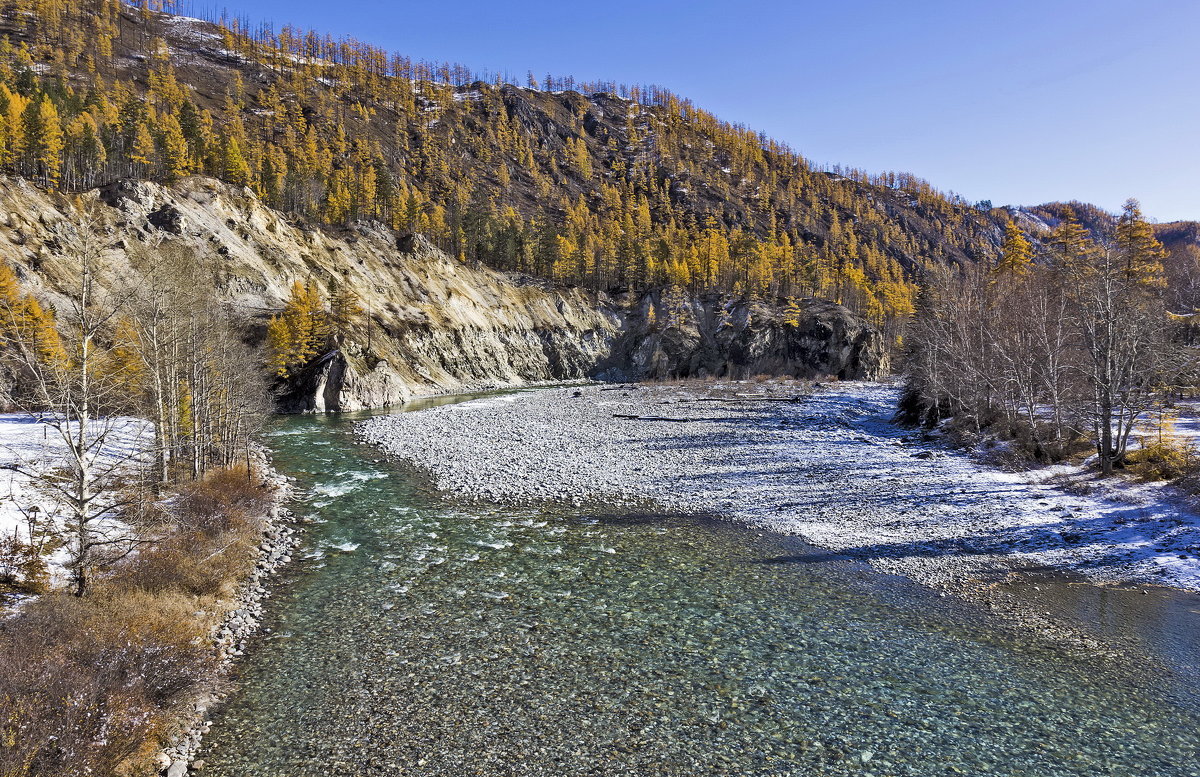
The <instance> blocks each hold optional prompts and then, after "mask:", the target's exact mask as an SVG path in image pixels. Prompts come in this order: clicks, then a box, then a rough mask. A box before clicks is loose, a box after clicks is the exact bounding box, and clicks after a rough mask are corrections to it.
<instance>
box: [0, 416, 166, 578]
mask: <svg viewBox="0 0 1200 777" xmlns="http://www.w3.org/2000/svg"><path fill="white" fill-rule="evenodd" d="M100 434H105V440H104V443H105V444H104V446H103V448H102V449H101V450H98V451H97V453H96V454H95V455H94V456H93V457H92V459H93V462H94V466H95V467H96V469H97V471H99V472H101V473H103V472H106V471H109V470H112V469H113V468H117V469H118V470H119V469H120V468H121V467H123V466H126V465H134V464H136V463H138V462H139V461H140V462H145V461H146V459H145V456H146V453H145V452H146V450H147V449H148V448H149V447H150V444H151V442H152V437H153V427H152V426H151V425H150V423H149V422H147V421H142V420H139V419H135V418H119V419H114V420H106V419H98V420H96V421H94V422H93V425H92V435H93V439H94V438H95V437H96V436H98V435H100ZM66 465H67V446H66V443H65V442H64V441H63V439H62V437H61V435H60V434H59V432H58V431H57V430H56V429H54V428H52V427H51V426H50V425H48V424H46V423H43V422H42V421H41V420H39V419H38V418H37V417H36V416H32V415H27V414H24V413H0V538H10V537H16V538H17V539H18V540H19V541H21V542H23V543H28V542H30V534H29V529H30V527H29V518H30V516H31V514H32V516H33V517H34V518H35V519H36V520H37V521H38V525H39V526H44V525H45V524H46V522H47V521H52V522H54V524H55V525H56V526H57V528H58V529H60V530H61V528H62V516H61V515H60V514H59V513H61V510H59V509H58V508H57V506H56V503H55V500H54V498H53V497H52V496H51V495H50V494H48V493H47V490H46V489H45V488H44V487H39V484H38V483H37V478H36V475H37V474H40V473H47V472H50V471H51V470H54V469H57V468H59V467H64V466H66ZM31 508H36V511H35V510H31ZM96 531H97V532H99V533H101V534H103V535H104V536H106V537H107V536H110V535H111V536H115V535H116V534H118V533H120V532H123V531H124V527H123V526H121V525H120V524H119V523H118V522H117V521H115V520H112V521H103V522H97V526H96ZM65 561H66V554H65V551H61V550H60V551H59V552H56V553H54V554H53V555H52V556H51V557H50V558H49V566H50V572H51V579H52V581H53V582H56V583H58V582H62V579H63V571H62V565H63V564H64V563H65Z"/></svg>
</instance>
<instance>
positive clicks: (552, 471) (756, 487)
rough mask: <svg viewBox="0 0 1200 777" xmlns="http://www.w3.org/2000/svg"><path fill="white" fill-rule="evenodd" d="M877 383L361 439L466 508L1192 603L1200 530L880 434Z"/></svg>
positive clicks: (505, 406)
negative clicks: (1180, 595)
mask: <svg viewBox="0 0 1200 777" xmlns="http://www.w3.org/2000/svg"><path fill="white" fill-rule="evenodd" d="M896 391H897V389H896V388H895V387H893V386H889V385H884V384H870V383H840V384H838V383H834V384H828V385H824V386H822V385H817V386H815V387H814V385H813V384H812V383H807V382H805V383H799V382H794V381H777V382H768V383H729V382H727V383H689V384H680V385H647V384H634V385H629V386H623V387H614V386H588V387H584V388H568V389H555V390H544V391H538V392H528V393H517V394H510V395H505V396H497V397H493V398H488V399H484V400H480V401H476V402H471V403H466V404H463V405H456V406H453V407H446V408H438V409H434V410H429V411H425V412H421V413H406V414H400V415H395V416H387V417H381V418H376V419H372V420H370V421H367V422H364V423H363V424H362V425H361V426H360V433H361V435H362V437H363V438H364V439H365V440H367V441H369V442H372V443H375V444H378V445H380V446H382V447H383V448H384V449H385V450H387V451H388V452H389V453H391V454H393V455H395V456H398V457H400V458H403V459H407V460H410V461H412V462H414V463H416V464H417V465H418V466H420V467H422V468H423V469H425V470H426V471H428V473H429V475H430V477H431V479H432V481H433V483H434V484H435V485H436V486H437V487H438V488H439V489H441V490H443V491H446V492H448V493H451V494H455V495H458V496H460V497H463V498H466V499H475V500H487V501H500V502H505V501H509V502H517V503H533V502H541V501H556V502H567V503H571V504H577V505H579V504H598V505H607V506H618V505H626V506H629V505H638V504H655V505H657V506H658V507H660V508H665V509H670V510H676V511H680V512H696V513H716V514H720V515H725V516H729V517H731V518H734V519H737V520H741V521H746V522H749V523H752V524H754V525H758V526H762V527H765V528H770V529H773V530H778V531H782V532H786V533H791V534H796V535H799V536H802V537H803V538H805V539H806V540H807V541H809V542H811V543H813V544H815V545H818V546H820V547H823V548H828V549H830V550H832V551H835V552H837V553H839V554H842V555H847V556H850V557H853V558H856V559H860V560H863V561H866V562H869V563H870V564H871V565H872V566H874V567H876V568H877V569H880V570H882V571H886V572H892V573H897V574H904V575H907V576H909V577H912V578H914V579H916V580H918V581H920V582H922V583H925V584H928V585H932V586H935V587H939V588H943V589H947V588H948V589H960V588H961V587H962V586H963V584H964V581H979V580H996V579H998V578H999V577H1000V576H1002V575H1003V574H1004V573H1006V572H1008V571H1011V570H1013V569H1025V568H1054V569H1061V570H1068V571H1073V572H1077V573H1079V574H1081V575H1084V576H1085V577H1087V578H1088V579H1091V580H1094V581H1098V582H1149V583H1157V584H1162V585H1169V586H1173V587H1177V588H1184V589H1189V590H1200V556H1198V555H1197V554H1196V553H1195V552H1194V550H1193V549H1192V548H1194V543H1195V541H1196V537H1197V534H1198V532H1200V528H1198V527H1200V522H1198V521H1197V519H1196V517H1195V516H1192V515H1187V514H1184V513H1181V512H1180V511H1179V510H1178V509H1176V508H1174V507H1172V506H1169V505H1161V504H1151V505H1147V504H1139V505H1135V504H1129V503H1126V502H1121V501H1116V500H1113V499H1102V498H1096V497H1089V496H1081V495H1078V494H1074V493H1067V492H1065V491H1062V490H1060V489H1057V488H1055V487H1054V486H1052V485H1050V484H1047V483H1044V482H1040V481H1039V479H1038V477H1037V475H1036V473H1033V474H1026V473H1005V472H999V471H997V470H995V469H993V468H990V467H987V466H984V465H981V464H978V463H975V462H973V461H972V460H971V459H970V458H969V457H967V456H966V455H963V454H960V453H957V452H952V451H948V450H945V449H944V448H942V447H940V446H939V445H938V444H937V443H935V442H929V441H925V440H922V439H921V438H920V436H919V435H915V434H913V433H911V432H910V431H907V430H904V429H901V428H898V427H896V426H894V425H893V424H891V423H890V422H889V420H890V417H891V415H892V412H893V408H894V407H895V399H896Z"/></svg>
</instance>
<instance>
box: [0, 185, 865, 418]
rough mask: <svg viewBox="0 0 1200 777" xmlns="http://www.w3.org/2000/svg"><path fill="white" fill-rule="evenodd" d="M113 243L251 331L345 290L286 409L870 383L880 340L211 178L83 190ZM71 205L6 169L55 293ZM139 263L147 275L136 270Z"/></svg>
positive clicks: (18, 246)
mask: <svg viewBox="0 0 1200 777" xmlns="http://www.w3.org/2000/svg"><path fill="white" fill-rule="evenodd" d="M82 202H83V204H85V205H87V204H88V203H96V207H95V208H94V209H93V210H94V213H95V214H97V215H98V218H99V224H98V226H97V228H98V229H100V230H103V231H104V232H105V233H106V234H107V235H109V236H110V237H111V243H110V248H109V252H108V253H109V256H108V263H109V266H110V280H111V281H112V282H114V283H117V282H121V283H128V282H130V281H131V280H133V282H135V283H136V277H137V275H138V273H139V272H153V271H155V270H154V269H151V270H145V269H144V268H146V267H150V268H155V266H156V264H157V261H156V260H157V259H158V258H159V257H162V256H166V255H168V254H169V255H171V256H173V257H174V258H175V259H177V260H182V261H184V262H194V263H197V264H199V265H201V266H203V267H204V268H205V270H206V271H207V272H208V273H211V274H212V276H213V277H214V278H215V280H216V284H217V287H218V293H219V294H220V295H221V296H222V298H223V299H224V301H225V302H227V303H228V304H229V306H230V308H231V310H233V311H234V313H235V314H236V315H238V316H239V317H241V318H242V319H244V320H245V322H246V326H247V333H248V334H247V336H248V337H251V338H261V337H262V332H263V324H264V323H265V320H266V319H267V318H268V317H269V316H270V315H271V314H272V313H273V312H275V311H278V310H280V309H281V308H282V307H283V304H284V301H285V299H286V298H287V296H288V293H289V290H290V287H291V285H292V283H293V282H294V281H296V280H302V281H306V282H307V281H312V282H315V283H316V284H317V285H318V286H319V287H320V288H321V289H322V291H324V292H325V293H326V294H329V293H331V292H332V290H333V289H334V288H335V287H342V288H349V289H352V290H353V291H354V292H355V293H356V294H357V296H358V298H359V300H360V301H361V305H362V307H363V308H364V310H365V312H366V315H365V316H364V319H365V320H364V323H363V325H362V326H361V327H360V331H357V332H354V333H353V336H352V337H350V338H347V340H346V342H344V343H343V344H341V346H340V347H338V348H337V349H335V350H333V351H331V352H329V353H326V354H324V355H322V356H321V357H320V358H318V359H317V360H315V361H314V362H313V363H312V364H310V365H309V366H308V367H307V368H306V369H304V370H303V371H302V372H301V373H300V374H299V375H297V376H295V377H294V378H293V379H292V380H291V381H290V384H289V386H288V387H287V390H286V391H285V392H284V393H283V395H282V397H281V401H280V406H281V409H283V410H286V411H291V412H303V411H336V410H357V409H362V408H368V407H381V406H386V405H391V404H397V403H400V402H403V401H405V400H407V399H408V398H410V397H412V396H414V395H417V394H428V393H436V392H454V391H466V390H472V389H478V388H484V387H494V386H506V385H519V384H523V383H529V382H532V381H548V380H549V381H553V380H568V379H574V378H585V377H595V376H601V377H610V378H614V379H638V378H668V377H689V376H705V375H712V376H734V377H737V376H743V375H755V374H760V373H768V374H787V375H792V376H798V377H818V376H826V375H829V376H837V377H842V378H862V377H875V376H877V375H879V374H880V373H882V372H884V371H886V369H887V363H886V353H885V349H884V348H883V345H882V341H881V339H880V336H879V333H878V332H877V331H876V330H875V329H873V328H872V327H870V326H869V325H868V324H866V323H865V322H864V321H862V320H861V319H860V318H858V317H857V316H855V315H853V314H852V313H850V312H849V311H847V310H846V309H844V308H841V307H840V306H837V305H833V304H831V303H824V302H818V301H805V302H804V303H803V304H801V305H800V306H799V307H795V306H793V307H792V308H790V309H786V310H785V309H784V308H783V307H779V306H768V305H766V304H762V303H748V302H740V301H735V300H731V299H729V298H706V299H703V300H691V301H688V300H684V299H683V298H682V297H681V295H679V294H677V293H669V292H667V293H662V294H660V293H655V294H652V295H646V296H644V297H642V298H641V299H632V298H617V299H612V298H609V297H607V296H606V295H595V294H591V293H588V292H584V291H582V290H579V289H570V288H561V287H556V286H553V285H550V284H547V283H544V282H541V281H538V280H535V279H531V278H527V277H521V276H512V275H505V274H502V273H498V272H495V271H493V270H490V269H487V268H481V267H472V266H469V265H465V264H463V263H461V262H458V261H455V260H454V259H452V258H450V257H449V256H447V255H446V254H444V253H443V252H441V251H439V250H438V249H437V248H435V247H434V246H432V245H430V244H429V243H428V242H427V241H426V240H425V239H424V238H423V237H421V236H420V235H401V236H397V235H396V234H395V233H394V232H392V231H391V230H389V229H387V228H385V227H383V226H382V225H379V224H375V223H362V224H358V225H356V226H355V227H353V228H351V229H347V230H341V231H336V232H331V231H324V230H317V229H311V228H306V227H304V226H301V225H298V224H296V223H294V221H293V220H291V219H289V218H288V217H286V216H284V215H283V214H281V213H279V212H277V211H274V210H272V209H271V208H269V207H267V206H266V205H264V204H263V203H262V202H260V201H259V200H258V198H257V197H255V196H254V194H253V193H252V192H251V191H250V190H248V189H240V188H237V187H232V186H228V185H226V184H222V183H220V182H217V181H214V180H211V179H206V178H198V177H197V178H188V179H185V180H183V181H180V182H179V183H177V184H175V185H173V186H170V187H166V186H161V185H158V184H154V183H148V182H132V181H122V182H118V183H116V184H112V185H110V186H107V187H104V188H103V189H101V190H97V191H94V192H91V193H88V194H85V195H83V197H82ZM78 207H79V204H78V203H76V202H75V201H73V200H71V199H69V198H66V197H63V196H61V195H57V194H53V193H48V192H45V191H43V190H41V189H39V188H37V187H36V186H33V185H32V184H30V183H29V182H27V181H22V180H14V179H0V217H2V218H0V256H2V257H3V258H4V259H5V260H6V261H8V262H9V263H11V264H13V265H14V266H16V268H17V270H18V272H19V273H20V274H21V275H22V277H23V278H24V279H25V280H26V281H27V282H28V283H30V284H31V285H33V286H37V287H40V288H41V290H42V292H43V293H44V294H45V296H47V297H48V298H50V300H51V301H53V298H54V296H55V293H56V289H58V288H61V287H62V286H63V284H65V283H66V282H67V281H68V280H69V279H70V278H71V274H72V272H73V268H72V266H71V262H70V260H69V257H65V256H63V255H62V252H61V248H60V241H59V240H58V239H57V237H56V236H57V234H58V230H59V223H60V222H62V221H63V220H64V219H66V218H74V217H75V216H76V215H77V214H75V213H74V211H75V210H76V209H77V208H78ZM138 267H141V268H143V269H142V270H140V271H139V270H138V269H136V268H138Z"/></svg>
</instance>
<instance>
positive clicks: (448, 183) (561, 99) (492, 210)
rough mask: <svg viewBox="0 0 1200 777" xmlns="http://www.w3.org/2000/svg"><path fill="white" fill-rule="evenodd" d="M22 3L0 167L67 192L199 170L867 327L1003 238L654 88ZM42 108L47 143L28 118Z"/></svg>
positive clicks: (508, 249)
mask: <svg viewBox="0 0 1200 777" xmlns="http://www.w3.org/2000/svg"><path fill="white" fill-rule="evenodd" d="M23 7H27V8H29V12H28V13H18V12H17V10H16V7H15V6H13V5H11V4H10V5H8V6H6V8H7V9H8V10H7V11H6V12H5V13H4V15H3V32H4V33H6V34H7V35H8V37H9V39H10V41H11V47H6V48H5V49H4V50H3V51H2V52H0V63H3V64H2V65H0V81H3V82H4V83H5V84H6V87H5V89H6V91H5V92H0V108H6V110H4V111H0V114H3V115H5V116H7V117H8V121H7V123H6V126H5V128H4V130H3V131H4V132H5V133H7V135H6V138H8V139H9V140H8V142H6V145H7V146H11V147H12V148H13V149H14V150H15V152H14V153H11V154H8V155H7V158H5V159H2V160H0V163H3V165H4V167H5V169H7V170H8V171H9V172H11V173H15V174H19V175H24V176H27V177H31V178H34V179H38V180H41V181H42V182H44V183H49V184H52V185H57V186H59V187H62V188H66V189H87V188H91V187H93V186H96V185H103V184H105V183H109V182H112V181H114V180H117V179H121V178H140V179H148V180H155V181H161V182H170V181H171V180H174V179H176V178H179V177H182V176H183V175H186V174H190V173H201V174H206V175H210V176H213V177H218V178H222V179H224V180H226V181H229V182H232V183H235V184H246V185H250V186H251V187H252V188H254V189H255V191H256V192H257V193H258V194H259V195H260V196H261V197H262V198H263V200H264V201H265V202H266V203H267V204H269V205H272V206H274V207H278V208H281V209H282V210H285V211H287V212H290V213H293V214H295V215H297V216H298V217H302V218H304V219H306V220H309V221H312V222H317V223H324V224H333V225H340V224H346V223H350V222H353V221H355V220H358V219H364V218H374V219H379V220H381V221H383V222H385V223H387V224H388V225H389V226H391V227H393V228H395V229H397V230H401V231H416V232H421V233H424V234H426V235H428V236H429V237H430V239H431V240H432V241H433V242H434V243H436V244H437V245H438V246H439V247H442V248H444V249H446V250H447V251H448V252H449V253H451V254H452V255H455V256H458V257H459V258H461V259H465V260H468V261H478V262H485V263H487V264H489V265H491V266H493V267H496V268H499V269H503V270H517V271H521V272H527V273H531V274H534V275H537V276H540V277H544V278H553V279H555V280H558V281H562V282H567V283H575V284H580V285H584V286H587V287H589V288H593V289H605V290H607V289H614V288H615V289H619V288H627V287H634V288H646V287H651V286H663V285H668V284H673V285H677V286H680V287H683V288H685V289H687V290H688V291H690V292H693V293H700V292H705V291H721V292H730V293H737V294H751V295H754V294H758V295H782V296H797V297H804V296H817V297H826V298H830V299H834V300H838V301H841V302H843V303H845V304H846V305H848V306H849V307H851V308H852V309H854V310H857V311H860V312H862V313H864V314H866V315H868V316H870V317H871V319H872V320H873V321H874V322H875V323H877V324H888V323H890V322H892V321H894V320H897V319H901V318H903V317H904V316H905V315H907V314H908V312H909V311H910V310H911V307H912V302H913V299H914V298H915V293H916V289H915V285H914V284H913V283H912V282H911V281H912V277H913V272H914V271H915V270H916V269H917V268H919V266H920V265H921V264H922V263H923V262H931V261H933V262H962V261H970V260H985V259H988V258H989V257H991V256H993V255H994V254H995V253H996V251H997V246H998V245H999V241H1000V229H999V227H998V224H999V223H1000V221H1001V220H1002V218H1003V216H1004V214H1003V212H1001V211H991V210H981V209H978V208H976V207H973V206H970V205H968V204H966V203H964V202H962V201H960V200H959V199H957V198H954V197H948V196H945V195H942V194H940V193H938V192H937V191H935V190H934V189H933V188H932V187H930V186H929V185H928V184H927V183H924V182H922V181H920V180H918V179H916V178H914V177H912V176H909V175H903V174H886V175H882V176H877V177H872V178H868V177H867V176H865V175H863V174H859V173H856V172H853V171H843V172H844V174H832V173H826V172H822V171H818V170H816V169H814V168H813V167H812V166H811V165H810V164H809V163H808V162H807V161H806V160H804V159H803V158H802V157H801V156H799V155H798V154H797V153H795V152H793V151H791V150H790V149H788V148H787V147H785V146H783V145H782V144H779V143H776V142H775V141H772V140H769V139H767V138H765V137H764V136H761V135H759V134H757V133H754V132H752V131H750V130H747V129H745V128H744V127H740V126H736V125H731V124H727V123H724V122H722V121H720V120H718V119H717V118H715V117H713V116H712V115H710V114H707V113H705V112H704V111H702V110H700V109H698V108H697V107H696V106H693V105H692V104H690V103H689V102H688V101H686V100H683V99H681V98H679V97H677V96H675V95H673V94H671V93H669V92H666V91H665V90H660V89H655V88H645V89H638V88H631V89H625V88H621V87H617V86H615V85H611V84H593V85H584V84H574V83H573V81H571V80H570V79H559V80H557V81H555V80H550V81H549V82H547V83H543V84H540V85H537V86H536V87H535V88H529V87H528V86H516V85H513V84H504V83H497V82H487V83H485V82H482V81H478V80H474V77H473V75H472V74H471V73H469V72H468V71H466V69H465V68H461V67H458V66H450V65H433V64H430V63H416V62H412V61H410V60H408V59H406V58H404V57H401V56H391V55H389V54H387V53H386V52H382V51H379V50H376V49H373V48H370V47H368V46H365V45H362V44H359V43H356V42H354V41H333V40H331V39H328V38H326V37H321V36H320V35H318V34H316V33H308V32H303V31H298V30H294V29H284V30H281V31H279V32H277V33H274V32H270V31H268V30H267V29H266V28H262V27H260V28H255V29H254V30H253V33H252V34H249V32H248V31H247V32H245V33H244V32H243V31H245V30H247V28H246V26H245V25H244V24H239V23H236V22H229V23H228V24H214V23H208V22H204V21H199V20H195V19H189V18H184V17H178V16H171V15H167V14H160V13H151V12H149V11H145V12H138V11H136V10H134V9H132V8H130V7H128V6H126V5H124V4H123V3H121V2H118V0H83V1H82V2H78V3H73V4H70V6H69V7H66V6H64V4H62V3H61V2H58V0H36V1H35V2H28V3H24V4H23ZM43 96H44V97H45V105H43V102H42V100H43ZM29 106H33V107H29ZM49 124H57V125H58V126H60V127H61V129H62V132H61V138H60V139H59V140H60V141H61V142H59V143H58V145H59V146H60V148H58V149H55V148H46V147H44V146H45V144H40V145H39V143H40V141H39V140H38V139H37V138H36V137H35V136H37V135H40V134H43V131H42V130H41V129H40V127H42V126H48V125H49ZM24 135H29V138H28V140H26V139H25V138H24ZM50 145H54V143H51V144H50Z"/></svg>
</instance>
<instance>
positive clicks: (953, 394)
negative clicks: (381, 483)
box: [906, 200, 1196, 474]
mask: <svg viewBox="0 0 1200 777" xmlns="http://www.w3.org/2000/svg"><path fill="white" fill-rule="evenodd" d="M1043 245H1044V248H1043V249H1041V250H1040V251H1035V249H1034V247H1033V245H1032V244H1031V242H1030V241H1029V240H1028V239H1027V238H1026V236H1025V235H1024V234H1023V232H1022V231H1021V230H1020V229H1019V228H1018V227H1017V225H1015V224H1013V223H1011V222H1010V223H1009V224H1008V226H1007V230H1006V239H1005V242H1004V246H1003V252H1002V256H1001V258H1000V259H999V261H998V262H997V263H995V264H993V265H992V266H990V267H989V266H986V265H975V266H966V267H958V268H953V267H937V268H930V269H929V270H928V271H927V274H926V277H925V284H924V287H923V290H922V295H921V298H920V300H919V302H918V309H917V315H916V317H915V319H914V321H913V324H912V326H911V327H910V329H909V334H908V345H909V349H910V354H909V355H910V358H909V360H908V396H907V398H906V410H907V412H908V413H909V415H910V416H911V417H913V418H914V419H915V418H917V417H920V418H922V419H923V420H924V421H926V422H928V423H936V422H939V421H943V420H946V419H950V418H953V419H954V420H955V422H956V423H957V424H958V425H959V427H960V428H968V429H972V430H973V431H975V432H983V431H987V432H991V433H998V434H1000V435H1001V436H1007V437H1011V438H1015V439H1017V440H1020V441H1021V442H1023V443H1024V444H1025V446H1026V448H1027V451H1028V452H1029V453H1030V454H1031V455H1033V456H1035V457H1037V458H1039V459H1042V460H1057V459H1059V458H1062V457H1064V456H1066V455H1068V454H1070V453H1073V452H1075V451H1077V450H1079V449H1080V448H1081V447H1082V448H1087V447H1089V446H1092V447H1094V450H1095V451H1096V453H1097V457H1098V467H1099V469H1100V470H1101V471H1102V472H1103V473H1105V474H1107V473H1109V472H1111V471H1112V470H1113V468H1115V467H1120V466H1122V465H1123V464H1124V463H1125V462H1126V460H1127V458H1128V456H1129V455H1130V442H1131V439H1132V437H1133V436H1134V434H1135V431H1136V430H1137V428H1138V425H1139V423H1141V422H1143V421H1145V420H1146V419H1147V415H1148V414H1149V413H1150V412H1151V411H1153V410H1154V409H1155V408H1160V407H1161V406H1162V403H1164V402H1165V401H1166V400H1167V399H1169V397H1170V394H1171V392H1172V390H1173V389H1175V388H1177V387H1179V386H1181V385H1192V384H1193V383H1194V381H1195V379H1196V374H1195V367H1196V359H1195V354H1194V353H1193V351H1192V349H1191V348H1190V347H1187V346H1184V345H1182V344H1180V343H1179V342H1178V341H1177V338H1176V337H1175V335H1176V334H1177V329H1176V327H1175V325H1174V323H1173V320H1172V317H1171V316H1169V315H1168V312H1167V310H1166V308H1165V305H1164V295H1165V292H1166V287H1167V284H1166V280H1165V277H1164V270H1163V264H1162V261H1163V258H1164V257H1165V251H1164V250H1163V247H1162V244H1161V243H1159V242H1158V241H1157V240H1156V239H1155V237H1154V233H1153V230H1152V228H1151V226H1150V225H1149V224H1148V223H1147V222H1146V221H1145V219H1144V218H1143V217H1142V214H1141V212H1140V210H1139V208H1138V204H1137V202H1136V201H1133V200H1130V201H1129V202H1128V203H1126V205H1125V208H1124V211H1123V213H1122V214H1121V216H1120V217H1119V219H1118V220H1117V223H1116V225H1115V228H1114V229H1113V230H1111V232H1110V234H1109V235H1107V236H1105V237H1102V238H1100V239H1099V240H1094V239H1092V238H1091V237H1090V236H1089V234H1088V232H1087V231H1086V230H1085V229H1084V228H1083V227H1082V226H1081V225H1080V223H1079V221H1078V220H1076V218H1075V217H1074V215H1073V214H1072V213H1070V212H1069V211H1067V212H1066V213H1065V214H1064V218H1063V220H1062V221H1061V223H1059V224H1058V226H1057V227H1056V228H1055V229H1054V230H1053V232H1052V233H1051V234H1050V235H1049V237H1048V238H1047V239H1046V240H1045V241H1044V242H1043Z"/></svg>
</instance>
